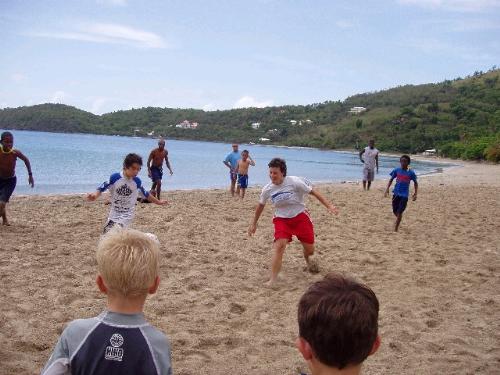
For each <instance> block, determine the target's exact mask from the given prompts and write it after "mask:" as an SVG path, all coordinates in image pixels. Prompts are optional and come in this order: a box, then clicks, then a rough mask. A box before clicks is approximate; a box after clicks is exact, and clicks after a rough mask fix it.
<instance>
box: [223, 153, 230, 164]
mask: <svg viewBox="0 0 500 375" xmlns="http://www.w3.org/2000/svg"><path fill="white" fill-rule="evenodd" d="M230 155H231V154H227V156H226V158H225V159H224V162H226V163H229V162H230V161H229V156H230Z"/></svg>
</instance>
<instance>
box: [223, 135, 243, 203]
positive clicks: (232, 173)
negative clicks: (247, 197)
mask: <svg viewBox="0 0 500 375" xmlns="http://www.w3.org/2000/svg"><path fill="white" fill-rule="evenodd" d="M240 159H241V155H240V153H239V152H238V144H237V143H233V152H231V153H229V154H228V155H227V156H226V158H225V159H224V161H223V163H224V164H225V165H226V167H228V168H229V178H230V180H231V195H232V196H233V197H234V188H235V186H236V178H237V176H238V160H240Z"/></svg>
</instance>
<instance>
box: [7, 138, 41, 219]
mask: <svg viewBox="0 0 500 375" xmlns="http://www.w3.org/2000/svg"><path fill="white" fill-rule="evenodd" d="M0 143H1V144H0V216H1V217H2V220H3V225H10V224H9V221H8V220H7V203H8V202H9V198H10V196H11V195H12V193H13V192H14V189H15V188H16V182H17V178H16V160H17V158H19V159H21V160H22V161H24V164H25V165H26V169H27V170H28V182H29V184H30V185H31V187H33V186H35V181H34V180H33V174H32V173H31V164H30V161H29V160H28V158H27V157H26V156H24V155H23V154H22V152H21V151H19V150H16V149H14V148H13V146H14V136H13V135H12V133H11V132H3V133H2V135H1V136H0Z"/></svg>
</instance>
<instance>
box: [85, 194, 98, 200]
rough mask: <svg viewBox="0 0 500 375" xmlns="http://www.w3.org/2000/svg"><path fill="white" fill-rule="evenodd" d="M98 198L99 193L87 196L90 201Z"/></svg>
mask: <svg viewBox="0 0 500 375" xmlns="http://www.w3.org/2000/svg"><path fill="white" fill-rule="evenodd" d="M96 198H97V193H90V194H87V200H88V201H91V202H92V201H95V200H96Z"/></svg>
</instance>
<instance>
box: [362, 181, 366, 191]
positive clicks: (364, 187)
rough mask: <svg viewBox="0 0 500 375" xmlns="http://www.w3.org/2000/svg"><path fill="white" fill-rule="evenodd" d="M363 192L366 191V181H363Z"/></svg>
mask: <svg viewBox="0 0 500 375" xmlns="http://www.w3.org/2000/svg"><path fill="white" fill-rule="evenodd" d="M363 190H366V181H365V180H363Z"/></svg>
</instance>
